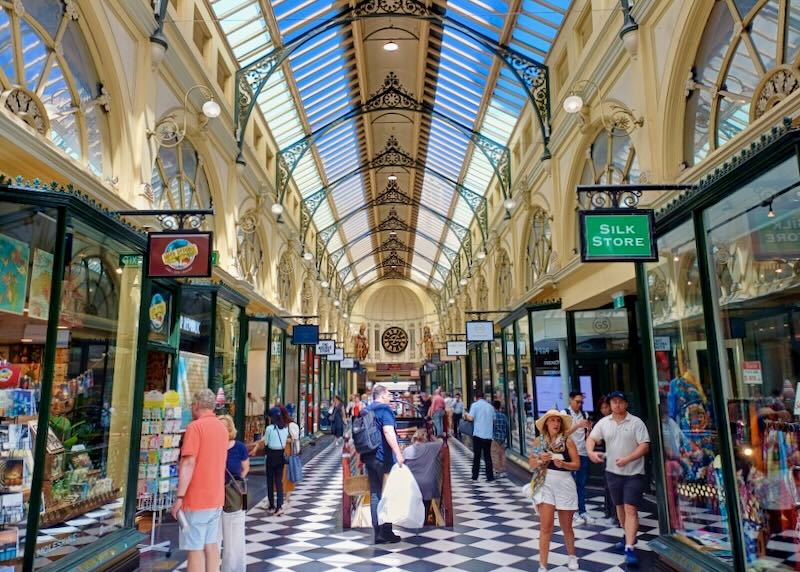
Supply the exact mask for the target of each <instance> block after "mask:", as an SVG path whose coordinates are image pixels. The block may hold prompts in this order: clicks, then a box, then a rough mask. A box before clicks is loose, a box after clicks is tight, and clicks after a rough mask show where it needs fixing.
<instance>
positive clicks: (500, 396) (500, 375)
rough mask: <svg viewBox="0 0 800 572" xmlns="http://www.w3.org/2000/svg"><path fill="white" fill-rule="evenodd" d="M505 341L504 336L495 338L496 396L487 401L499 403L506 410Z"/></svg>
mask: <svg viewBox="0 0 800 572" xmlns="http://www.w3.org/2000/svg"><path fill="white" fill-rule="evenodd" d="M503 339H504V336H501V337H499V338H495V340H494V342H493V343H492V348H493V349H492V357H493V358H494V371H493V372H492V373H493V375H494V394H493V395H492V396H491V398H489V397H488V396H487V399H488V400H489V401H490V402H491V401H499V402H500V407H501V408H502V409H505V406H506V362H505V361H504V360H503Z"/></svg>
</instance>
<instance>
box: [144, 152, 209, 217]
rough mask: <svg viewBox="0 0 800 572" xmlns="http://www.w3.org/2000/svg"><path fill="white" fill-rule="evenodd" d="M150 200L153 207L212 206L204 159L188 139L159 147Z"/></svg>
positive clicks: (196, 207)
mask: <svg viewBox="0 0 800 572" xmlns="http://www.w3.org/2000/svg"><path fill="white" fill-rule="evenodd" d="M150 185H151V187H152V191H151V192H152V195H151V197H150V202H151V203H152V205H153V208H155V209H163V210H174V209H207V208H211V207H212V206H213V202H212V200H211V191H210V187H209V184H208V175H207V173H206V168H205V166H204V165H203V159H202V158H201V157H200V155H199V154H198V153H197V150H196V149H195V148H194V145H192V144H191V143H190V142H189V141H188V140H186V139H184V140H183V141H181V142H180V143H178V144H177V145H176V146H174V147H168V146H166V145H162V146H161V147H159V149H158V157H156V164H155V165H154V166H153V177H152V179H151V181H150Z"/></svg>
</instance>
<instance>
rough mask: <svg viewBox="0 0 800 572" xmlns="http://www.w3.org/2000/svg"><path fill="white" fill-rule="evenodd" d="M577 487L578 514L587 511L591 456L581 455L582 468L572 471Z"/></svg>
mask: <svg viewBox="0 0 800 572" xmlns="http://www.w3.org/2000/svg"><path fill="white" fill-rule="evenodd" d="M572 478H573V479H575V488H577V489H578V514H583V513H585V512H586V483H587V482H588V481H589V457H587V456H586V455H581V468H580V469H578V470H577V471H572Z"/></svg>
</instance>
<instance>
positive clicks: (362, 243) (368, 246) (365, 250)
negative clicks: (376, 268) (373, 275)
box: [350, 237, 375, 265]
mask: <svg viewBox="0 0 800 572" xmlns="http://www.w3.org/2000/svg"><path fill="white" fill-rule="evenodd" d="M370 252H372V240H371V239H370V237H366V238H364V239H363V240H359V241H358V242H356V243H353V244H352V248H351V249H350V257H351V258H352V259H353V260H354V261H355V260H359V259H361V258H364V257H365V256H367V255H368V254H369V253H370ZM369 261H370V262H371V263H372V264H373V265H374V264H375V259H374V258H370V259H369Z"/></svg>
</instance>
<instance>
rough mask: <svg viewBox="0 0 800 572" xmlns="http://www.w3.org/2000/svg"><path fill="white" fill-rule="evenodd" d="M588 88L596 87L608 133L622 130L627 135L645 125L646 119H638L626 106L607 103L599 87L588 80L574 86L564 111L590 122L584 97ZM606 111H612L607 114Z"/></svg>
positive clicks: (564, 105)
mask: <svg viewBox="0 0 800 572" xmlns="http://www.w3.org/2000/svg"><path fill="white" fill-rule="evenodd" d="M588 87H594V89H595V91H597V98H598V99H599V100H600V119H601V121H602V122H603V127H605V129H606V131H609V132H611V131H613V130H614V129H622V130H623V131H625V132H626V133H631V132H632V131H633V130H634V129H636V128H637V127H641V126H642V125H644V119H643V118H642V117H636V116H635V115H634V114H633V112H632V111H631V110H630V109H628V108H627V107H626V106H624V105H622V104H619V103H614V102H609V101H606V100H605V99H604V98H603V94H602V93H601V92H600V88H599V87H598V85H597V84H596V83H594V82H593V81H591V80H588V79H583V80H581V81H579V82H577V83H576V84H575V85H574V86H573V88H572V89H571V90H570V92H569V95H567V97H565V98H564V102H563V103H562V107H563V108H564V111H566V112H567V113H569V114H570V115H574V114H576V113H580V114H581V120H582V121H583V122H584V123H586V122H588V119H589V110H588V109H586V106H585V103H586V102H585V99H584V96H583V93H584V92H585V91H587V89H586V88H588ZM606 109H608V110H610V111H609V112H608V113H606Z"/></svg>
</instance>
